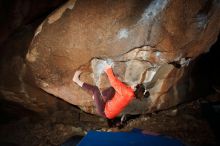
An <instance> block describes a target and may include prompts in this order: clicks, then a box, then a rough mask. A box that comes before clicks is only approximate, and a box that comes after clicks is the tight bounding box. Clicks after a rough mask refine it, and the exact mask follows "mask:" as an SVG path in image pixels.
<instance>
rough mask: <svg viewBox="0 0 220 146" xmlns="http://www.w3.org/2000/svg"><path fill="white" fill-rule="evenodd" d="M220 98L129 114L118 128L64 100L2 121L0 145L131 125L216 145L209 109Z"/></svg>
mask: <svg viewBox="0 0 220 146" xmlns="http://www.w3.org/2000/svg"><path fill="white" fill-rule="evenodd" d="M219 101H220V95H219V94H215V95H212V96H209V97H207V98H204V99H197V100H195V101H192V102H188V103H184V104H182V105H179V106H177V107H173V108H171V109H167V110H164V111H160V112H157V113H152V114H147V115H140V116H136V117H128V120H127V122H126V123H125V124H124V125H123V127H120V128H117V127H111V128H110V127H109V126H108V124H107V121H106V120H105V119H103V118H100V117H97V116H94V115H90V114H86V113H84V112H81V111H80V110H79V109H77V108H76V107H73V106H69V108H65V109H63V108H62V107H66V106H62V104H64V105H65V104H66V103H62V104H61V105H60V110H58V111H56V112H54V113H51V114H50V115H46V116H39V115H34V114H32V115H29V116H25V117H23V118H21V119H19V120H11V121H10V122H9V123H2V124H1V125H0V137H1V139H0V145H4V146H53V145H60V144H61V143H63V142H64V141H65V140H67V139H68V138H70V137H74V136H77V135H85V134H86V132H87V131H88V130H91V129H93V130H100V131H129V130H131V129H133V128H140V129H144V130H147V131H149V132H156V133H160V134H163V135H167V136H172V137H175V138H178V139H180V140H181V141H183V142H184V143H185V144H187V145H196V146H197V145H217V140H216V139H217V138H218V137H217V134H219V130H218V128H219V121H220V116H219V111H218V114H217V115H216V114H213V112H212V111H211V112H208V111H210V110H209V109H210V107H213V106H212V105H213V103H218V104H214V106H216V107H217V108H218V109H219V108H220V107H219ZM207 109H208V110H207ZM204 111H205V112H204ZM207 112H208V113H207ZM212 115H214V116H212ZM213 121H214V122H213ZM216 123H217V124H216ZM213 124H216V125H213ZM213 127H214V128H213Z"/></svg>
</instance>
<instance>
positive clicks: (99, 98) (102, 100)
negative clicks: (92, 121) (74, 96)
mask: <svg viewBox="0 0 220 146" xmlns="http://www.w3.org/2000/svg"><path fill="white" fill-rule="evenodd" d="M82 88H83V89H84V90H86V91H87V92H89V93H90V94H92V95H93V96H94V101H95V106H96V110H97V113H98V115H100V116H103V117H106V116H105V113H104V109H105V104H106V102H107V101H108V100H110V99H112V97H113V96H114V94H115V89H114V88H113V87H109V88H107V89H105V90H104V91H103V92H101V91H100V90H99V88H98V87H97V86H94V85H90V84H87V83H83V86H82Z"/></svg>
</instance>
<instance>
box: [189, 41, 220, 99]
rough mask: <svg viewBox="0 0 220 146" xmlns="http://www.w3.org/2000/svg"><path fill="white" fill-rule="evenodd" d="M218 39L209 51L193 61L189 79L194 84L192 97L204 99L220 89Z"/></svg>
mask: <svg viewBox="0 0 220 146" xmlns="http://www.w3.org/2000/svg"><path fill="white" fill-rule="evenodd" d="M219 47H220V39H219V38H218V40H217V41H216V43H215V44H214V45H213V46H212V47H211V48H210V49H209V52H207V53H205V54H202V55H200V56H199V57H198V58H196V59H195V60H194V61H193V67H192V73H191V76H192V77H191V78H192V82H193V84H194V88H193V89H192V90H193V93H192V96H194V97H195V98H201V97H206V96H208V95H210V94H213V93H215V92H218V93H219V89H220V76H219V75H220V70H219V67H220V60H219V59H220V49H219Z"/></svg>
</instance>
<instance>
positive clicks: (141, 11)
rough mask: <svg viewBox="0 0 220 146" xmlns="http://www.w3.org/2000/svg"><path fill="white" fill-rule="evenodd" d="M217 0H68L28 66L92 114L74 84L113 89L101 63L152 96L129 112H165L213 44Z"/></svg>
mask: <svg viewBox="0 0 220 146" xmlns="http://www.w3.org/2000/svg"><path fill="white" fill-rule="evenodd" d="M219 8H220V4H219V2H218V1H211V2H210V1H200V0H193V1H182V0H151V1H150V0H126V1H125V0H124V1H112V0H106V1H102V0H92V1H91V0H70V1H69V2H68V3H66V4H65V5H64V6H63V7H61V8H59V9H57V10H56V11H55V12H54V13H52V14H51V15H50V16H48V18H47V19H45V20H44V22H43V23H42V24H41V25H40V26H39V28H38V29H37V31H36V34H35V37H34V38H33V40H32V43H31V46H30V47H29V50H28V53H27V54H26V61H27V65H28V67H30V70H31V72H32V74H33V76H34V80H35V82H36V84H37V86H39V87H40V88H41V89H43V90H45V91H46V92H48V93H50V94H53V95H55V96H57V97H59V98H61V99H63V100H65V101H67V102H69V103H71V104H73V105H77V106H79V107H81V109H83V110H84V111H87V112H91V113H94V106H93V100H92V98H91V96H90V95H89V94H88V93H86V92H85V91H83V90H82V89H81V88H80V87H78V86H77V85H76V84H74V83H73V82H72V76H73V74H74V72H75V71H76V70H77V69H83V71H84V73H83V74H82V76H81V79H82V80H83V81H85V82H89V83H92V84H96V85H97V86H99V87H100V88H101V89H102V88H105V87H107V86H109V83H108V81H107V78H106V75H105V74H104V73H103V67H102V62H103V60H106V59H110V60H112V61H113V63H114V68H113V70H114V72H115V74H116V75H117V76H118V77H119V78H120V79H121V80H122V81H123V82H125V83H127V84H128V85H132V84H136V83H144V84H145V85H146V86H147V88H148V90H149V93H150V97H149V98H147V99H143V100H134V101H133V102H132V103H131V104H130V105H129V106H128V107H127V108H126V109H125V110H124V112H125V113H130V114H138V113H146V112H152V111H155V110H161V109H165V108H168V107H171V106H174V105H177V104H178V103H180V102H181V101H183V100H185V99H186V95H187V93H188V91H189V88H188V87H189V82H188V76H187V73H188V67H187V66H188V64H189V63H190V60H192V59H194V58H196V57H197V56H198V55H200V54H201V53H203V52H206V51H207V50H208V49H209V47H210V46H211V45H212V44H213V43H214V42H215V41H216V39H217V36H218V34H219V28H220V19H219V17H220V9H219Z"/></svg>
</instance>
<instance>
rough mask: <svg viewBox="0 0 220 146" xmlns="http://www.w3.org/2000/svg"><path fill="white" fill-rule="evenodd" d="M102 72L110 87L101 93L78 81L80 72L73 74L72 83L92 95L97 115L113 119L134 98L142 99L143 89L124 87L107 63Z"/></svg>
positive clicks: (96, 88)
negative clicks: (105, 75)
mask: <svg viewBox="0 0 220 146" xmlns="http://www.w3.org/2000/svg"><path fill="white" fill-rule="evenodd" d="M104 71H105V73H106V74H107V76H108V79H109V81H110V84H111V85H112V87H109V88H107V89H106V90H104V91H103V92H101V91H100V90H99V88H98V87H97V86H94V85H90V84H87V83H84V82H82V81H81V80H80V79H79V76H80V74H81V71H76V72H75V74H74V77H73V81H74V82H75V83H77V84H78V85H79V86H80V87H82V88H83V89H84V90H86V91H88V92H91V93H92V95H93V96H92V97H93V99H94V102H95V106H96V109H97V113H98V115H100V116H103V117H105V118H108V119H113V118H115V117H116V116H118V115H119V114H120V112H121V111H122V110H123V109H124V108H125V107H126V106H127V105H128V104H129V103H130V101H131V100H133V99H134V98H135V97H136V98H137V97H140V95H142V97H143V96H144V93H145V89H144V88H143V86H141V85H137V86H131V87H129V86H126V85H125V84H124V83H122V82H121V81H120V80H118V79H117V78H116V77H115V76H114V74H113V71H112V67H111V65H109V64H108V63H106V64H105V69H104ZM138 94H139V95H138ZM135 95H137V96H135Z"/></svg>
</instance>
